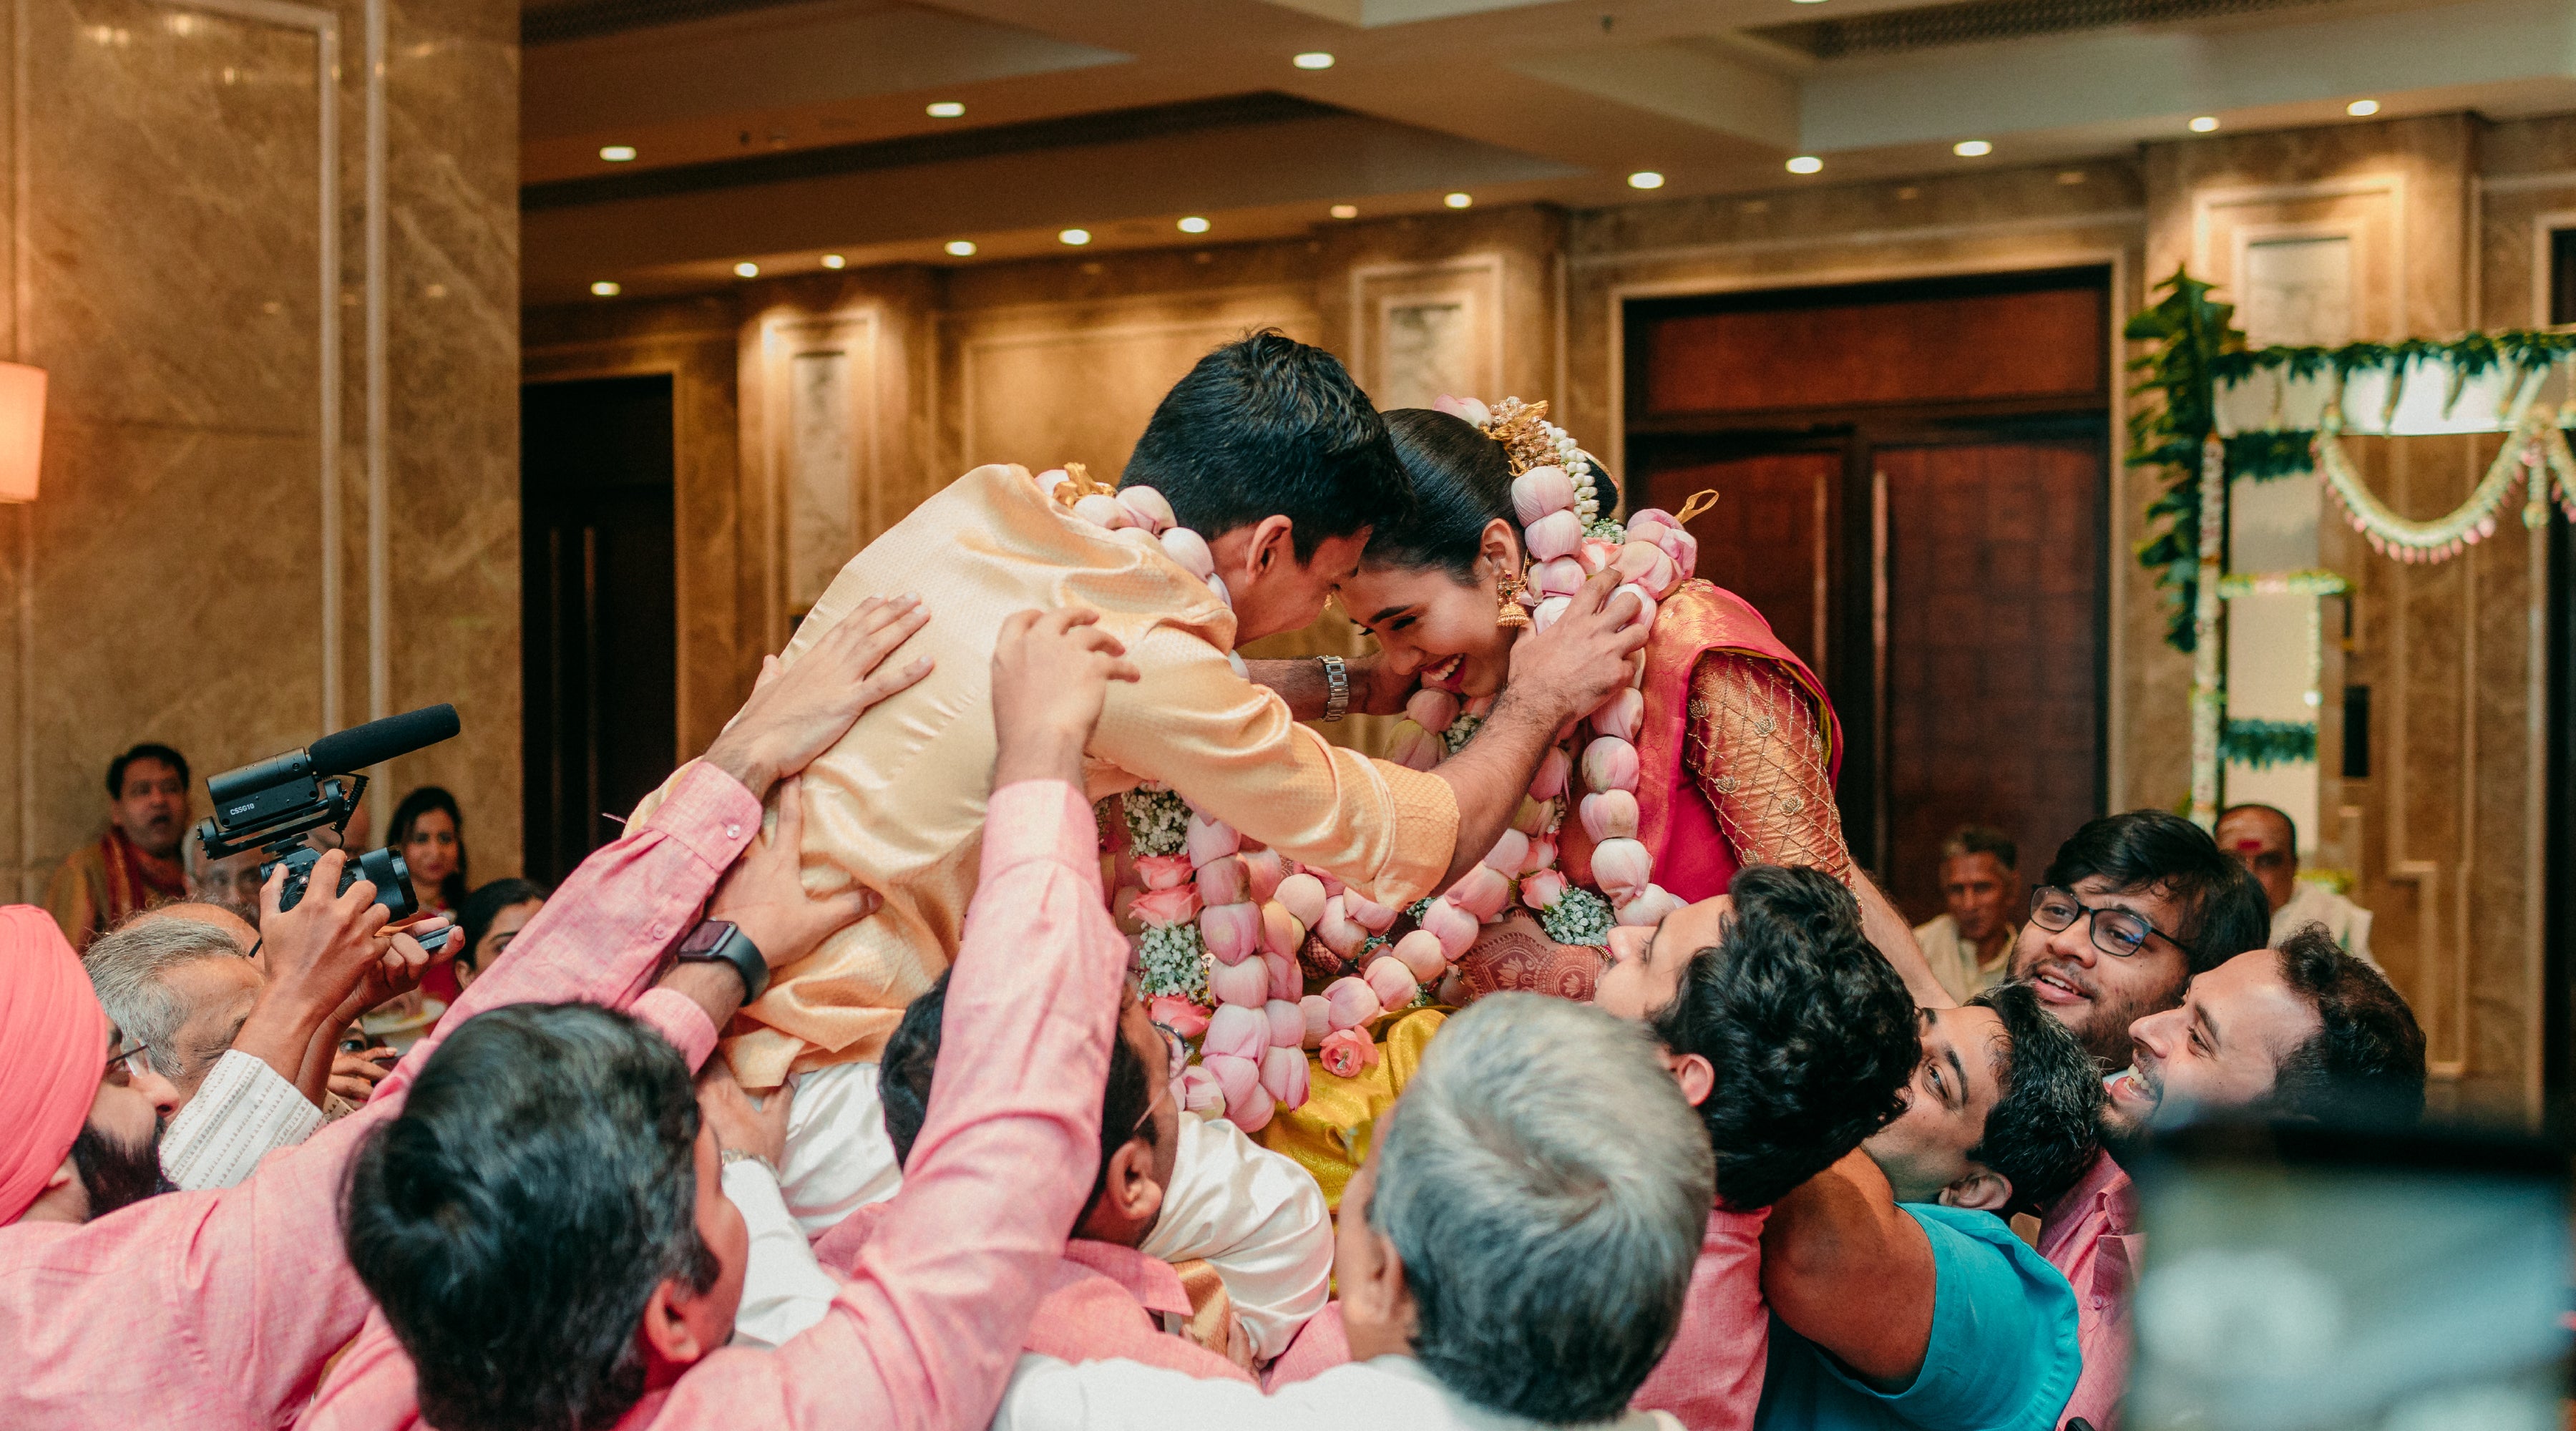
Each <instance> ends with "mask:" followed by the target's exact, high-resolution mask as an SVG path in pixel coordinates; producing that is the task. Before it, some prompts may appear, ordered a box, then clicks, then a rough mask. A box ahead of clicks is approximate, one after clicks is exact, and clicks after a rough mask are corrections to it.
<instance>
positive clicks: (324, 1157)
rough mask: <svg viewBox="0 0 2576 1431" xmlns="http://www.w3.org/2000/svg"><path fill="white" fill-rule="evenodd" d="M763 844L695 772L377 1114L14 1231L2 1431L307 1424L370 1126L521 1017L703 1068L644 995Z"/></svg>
mask: <svg viewBox="0 0 2576 1431" xmlns="http://www.w3.org/2000/svg"><path fill="white" fill-rule="evenodd" d="M759 829H760V802H759V801H757V800H754V799H753V798H752V796H751V792H749V791H747V790H745V789H743V788H742V786H741V785H740V784H739V783H738V782H736V781H735V780H733V779H732V778H731V777H730V776H727V775H725V774H723V773H722V772H720V771H717V770H715V769H713V768H712V767H709V766H704V765H699V766H693V767H691V769H690V770H689V771H688V772H687V773H686V774H685V775H684V776H683V777H682V779H681V781H680V783H679V785H678V787H677V788H676V789H675V790H674V792H673V796H672V799H671V800H670V801H669V802H668V803H666V804H664V805H663V806H662V808H661V809H660V810H658V811H656V812H655V813H654V816H653V818H652V819H650V820H648V821H645V822H644V823H642V824H641V825H638V826H637V827H636V828H635V829H633V830H632V831H630V832H629V833H628V834H627V835H626V836H625V837H624V838H623V839H620V840H619V841H617V843H615V844H613V845H610V846H608V847H607V848H606V849H603V850H601V851H599V852H598V853H596V854H594V855H592V856H591V857H590V858H589V859H588V860H586V861H584V862H583V863H582V866H581V868H580V869H578V870H575V871H574V872H573V876H572V878H571V879H569V880H566V881H565V882H564V887H563V888H562V890H560V891H558V892H557V893H556V895H555V897H554V898H553V899H551V900H548V901H547V902H546V907H545V909H544V910H543V911H542V912H540V913H539V914H538V915H537V917H536V918H535V919H533V920H530V921H529V922H528V927H527V929H526V931H525V932H523V933H521V934H520V936H519V938H518V940H517V942H515V943H513V944H512V945H511V946H510V949H509V952H508V953H507V954H506V955H504V956H503V957H502V958H501V959H500V960H498V961H496V962H495V963H494V964H493V966H492V972H491V973H490V974H488V975H486V976H485V977H483V978H481V979H478V980H476V981H475V983H474V985H473V987H471V988H469V989H467V990H466V991H465V993H464V995H463V996H462V997H461V998H459V999H458V1000H457V1002H456V1006H455V1007H454V1009H453V1010H451V1011H450V1012H449V1014H448V1016H447V1018H446V1019H445V1020H444V1021H442V1022H441V1024H440V1026H439V1030H438V1032H436V1033H433V1034H432V1035H431V1036H430V1037H428V1038H424V1039H422V1040H421V1041H420V1043H419V1044H417V1045H415V1046H414V1047H413V1048H412V1050H411V1052H410V1053H408V1054H407V1055H405V1056H404V1058H403V1060H402V1062H401V1063H399V1064H397V1065H395V1067H394V1071H393V1072H392V1073H391V1074H390V1075H388V1076H387V1077H386V1078H385V1081H384V1082H383V1083H381V1084H379V1085H377V1087H376V1091H375V1096H374V1097H373V1098H372V1099H371V1100H369V1102H368V1104H367V1106H366V1107H365V1108H363V1109H360V1110H359V1111H358V1112H356V1113H354V1114H352V1115H350V1116H349V1117H346V1118H343V1119H341V1120H340V1121H339V1122H337V1123H335V1124H332V1125H331V1126H330V1127H327V1128H325V1129H323V1130H322V1131H321V1132H319V1133H317V1134H315V1135H314V1136H313V1137H312V1138H311V1139H310V1140H309V1141H307V1142H305V1143H304V1144H302V1145H301V1146H299V1147H295V1148H290V1149H287V1150H285V1151H283V1152H279V1153H276V1154H273V1155H271V1156H270V1157H269V1158H267V1159H266V1160H265V1161H263V1162H262V1163H261V1164H260V1167H259V1170H258V1171H257V1172H255V1173H253V1174H252V1175H251V1176H250V1178H249V1179H248V1180H247V1181H245V1182H242V1183H240V1184H239V1185H237V1186H234V1187H231V1188H226V1189H222V1190H220V1191H207V1192H179V1193H165V1194H163V1195H161V1196H159V1197H155V1198H149V1199H146V1200H145V1201H143V1202H140V1203H137V1204H135V1205H134V1206H132V1207H129V1208H125V1209H122V1210H120V1211H117V1212H114V1213H110V1214H109V1215H107V1216H106V1217H102V1218H99V1219H97V1220H96V1221H93V1222H89V1223H84V1224H80V1225H73V1224H69V1223H30V1222H20V1223H13V1224H11V1225H9V1226H7V1227H0V1346H5V1347H7V1348H8V1349H9V1352H10V1356H9V1373H8V1375H7V1376H5V1377H0V1426H6V1427H8V1428H10V1431H38V1428H45V1427H58V1426H59V1427H97V1426H137V1427H140V1426H186V1427H190V1428H192V1431H214V1429H215V1428H242V1431H251V1428H265V1427H274V1426H282V1425H284V1424H286V1423H287V1422H289V1421H291V1420H293V1419H294V1417H295V1415H296V1413H297V1412H298V1411H299V1410H300V1409H301V1408H302V1406H303V1404H304V1400H305V1398H306V1397H307V1396H308V1395H310V1394H311V1392H312V1390H313V1386H314V1383H315V1382H316V1381H317V1380H319V1379H320V1377H321V1374H322V1366H323V1363H324V1362H325V1361H326V1360H327V1359H328V1358H329V1357H330V1356H331V1355H332V1354H333V1353H334V1352H337V1351H339V1350H340V1348H342V1347H343V1346H346V1345H347V1344H348V1342H349V1339H350V1338H351V1337H352V1336H354V1335H356V1334H357V1331H358V1327H359V1323H360V1320H361V1319H362V1318H363V1317H364V1316H365V1315H366V1313H367V1310H368V1307H369V1305H370V1303H369V1302H368V1299H367V1293H366V1289H365V1288H364V1287H362V1286H360V1285H359V1283H358V1277H357V1274H356V1273H355V1272H353V1271H352V1270H350V1267H349V1262H348V1258H347V1257H346V1256H345V1255H343V1253H342V1251H341V1246H340V1231H339V1228H340V1216H339V1199H340V1182H341V1175H342V1173H343V1172H344V1170H345V1169H346V1167H347V1164H348V1160H349V1158H350V1156H351V1154H352V1153H353V1152H354V1151H355V1149H356V1148H357V1146H358V1143H359V1141H360V1140H361V1139H363V1138H364V1137H365V1136H366V1135H367V1132H368V1130H369V1129H371V1128H374V1127H375V1126H376V1125H378V1124H380V1123H382V1122H383V1121H385V1120H386V1119H388V1118H391V1117H392V1116H393V1115H394V1114H395V1113H396V1112H398V1111H400V1109H401V1108H402V1103H403V1092H404V1090H405V1089H407V1088H408V1087H410V1085H411V1081H412V1079H413V1078H415V1077H416V1076H417V1075H418V1074H419V1071H420V1067H421V1064H422V1062H423V1060H425V1059H427V1058H428V1057H429V1055H430V1052H431V1051H432V1050H433V1049H435V1048H436V1047H437V1045H438V1043H439V1039H440V1036H441V1035H442V1034H443V1033H444V1032H445V1031H446V1030H447V1029H449V1028H453V1027H455V1026H457V1025H458V1024H459V1023H461V1022H462V1021H463V1020H465V1019H467V1018H470V1017H472V1016H473V1015H474V1014H476V1013H479V1012H481V1011H483V1010H485V1009H491V1008H498V1007H500V1006H501V1005H504V1004H517V1003H544V1002H560V1001H567V1000H589V1001H592V1002H596V1003H602V1004H607V1005H610V1006H612V1007H626V1006H629V1005H632V1006H633V1008H634V1012H635V1013H636V1014H638V1015H639V1016H643V1017H647V1018H649V1019H650V1020H651V1021H652V1022H653V1023H654V1024H655V1025H656V1026H657V1027H659V1028H661V1029H663V1030H664V1032H665V1033H666V1034H669V1035H672V1036H674V1037H675V1039H676V1040H677V1041H679V1042H680V1044H681V1047H682V1049H683V1051H684V1052H691V1053H692V1054H693V1056H694V1057H697V1058H703V1057H705V1055H706V1052H707V1051H708V1050H709V1049H710V1048H712V1047H713V1045H714V1040H715V1030H714V1029H713V1028H712V1027H710V1026H709V1025H708V1023H707V1019H706V1015H705V1014H704V1013H702V1012H700V1011H699V1010H698V1007H697V1005H695V1004H693V1003H691V1002H689V1001H688V1000H687V999H684V998H682V997H680V996H679V995H677V994H673V993H670V992H669V991H667V990H665V991H656V992H654V993H652V994H650V995H648V996H645V997H642V998H640V999H639V997H638V996H639V995H643V994H644V991H645V989H646V987H647V986H648V985H649V984H650V983H651V982H652V980H653V978H654V976H655V970H656V966H657V965H658V964H659V962H660V959H661V955H662V951H663V949H664V947H665V946H667V945H668V944H669V943H670V942H671V941H672V940H673V939H674V938H675V937H677V936H678V935H679V934H680V933H681V932H682V931H683V930H685V929H686V928H688V926H689V924H690V923H691V922H692V921H693V920H694V919H695V918H696V914H697V908H698V906H699V904H701V903H702V902H704V901H705V899H706V897H707V894H708V892H709V891H710V890H712V889H713V888H714V887H715V882H716V878H717V876H719V875H721V874H722V873H724V870H725V868H726V866H728V865H730V864H732V863H733V861H734V857H735V856H736V855H738V854H740V853H741V851H742V848H743V846H744V845H745V844H747V843H748V842H749V841H750V839H751V837H752V836H753V835H754V834H756V833H758V831H759ZM692 1045H694V1048H692ZM1098 1101H1099V1100H1098V1099H1097V1098H1095V1099H1093V1102H1094V1104H1095V1105H1096V1104H1097V1103H1098Z"/></svg>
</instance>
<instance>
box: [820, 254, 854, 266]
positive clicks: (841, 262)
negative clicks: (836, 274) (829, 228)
mask: <svg viewBox="0 0 2576 1431" xmlns="http://www.w3.org/2000/svg"><path fill="white" fill-rule="evenodd" d="M823 266H824V267H825V268H847V267H849V266H850V261H849V260H848V259H846V258H843V257H841V256H840V255H839V254H837V253H827V254H825V255H823Z"/></svg>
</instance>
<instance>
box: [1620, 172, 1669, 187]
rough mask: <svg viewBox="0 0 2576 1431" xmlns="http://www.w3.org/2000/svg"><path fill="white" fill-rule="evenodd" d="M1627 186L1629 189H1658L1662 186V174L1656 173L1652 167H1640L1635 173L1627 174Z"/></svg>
mask: <svg viewBox="0 0 2576 1431" xmlns="http://www.w3.org/2000/svg"><path fill="white" fill-rule="evenodd" d="M1628 187H1629V188H1631V189H1660V188H1662V187H1664V176H1663V175H1661V174H1658V173H1656V172H1655V171H1654V170H1652V169H1640V170H1638V171H1637V172H1636V173H1634V174H1631V175H1629V176H1628Z"/></svg>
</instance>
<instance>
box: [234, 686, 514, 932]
mask: <svg viewBox="0 0 2576 1431" xmlns="http://www.w3.org/2000/svg"><path fill="white" fill-rule="evenodd" d="M462 728H463V727H461V726H460V725H459V724H458V723H457V720H456V707H454V706H451V705H435V706H423V707H421V708H420V709H419V710H416V711H405V712H403V713H402V714H401V715H395V716H387V717H385V718H384V719H383V720H371V721H369V722H367V723H366V724H365V725H360V726H351V727H350V728H349V729H347V730H344V731H338V732H335V733H333V734H330V735H326V736H324V737H322V738H321V739H320V740H317V741H315V742H313V744H312V745H311V746H309V747H307V748H305V749H303V750H290V751H288V752H287V753H285V754H284V755H277V756H271V757H269V758H268V759H266V760H263V761H260V762H259V763H257V764H255V765H245V766H243V767H241V768H240V769H239V770H227V771H225V772H224V773H223V774H221V775H218V776H215V777H213V778H212V779H210V780H208V781H207V782H206V794H207V795H208V796H209V797H210V798H211V799H212V800H213V801H214V806H215V812H214V813H213V814H212V815H209V816H207V817H206V818H205V819H204V820H201V821H199V822H198V824H197V840H198V842H199V843H200V844H201V845H203V846H204V847H205V854H206V858H207V859H210V860H219V859H222V858H224V857H226V856H227V855H237V854H240V853H241V852H242V851H244V850H247V849H250V848H253V847H254V846H257V847H260V848H261V850H262V853H264V854H266V855H267V856H268V857H269V858H267V859H266V860H264V861H262V862H261V864H260V867H259V876H260V878H261V879H263V880H265V879H267V878H268V875H269V872H270V871H271V870H274V869H276V868H277V867H278V866H279V865H284V866H286V885H285V888H284V889H282V890H280V891H279V893H278V899H277V907H278V908H279V909H293V908H294V907H295V906H296V904H297V903H298V902H299V901H301V900H302V899H303V898H304V887H305V885H306V884H307V883H308V882H309V881H310V880H311V879H312V877H313V866H314V865H315V864H316V863H317V862H319V861H320V860H321V858H322V852H321V851H320V850H317V849H315V848H313V847H312V846H311V845H309V844H306V843H305V840H304V837H305V836H306V835H308V834H311V833H312V832H313V831H315V830H318V829H321V828H323V827H324V826H326V825H327V826H329V827H330V829H331V832H332V833H333V834H345V833H346V832H347V830H348V826H349V818H350V817H351V816H352V815H355V814H356V813H357V812H358V797H359V796H361V795H363V794H365V793H366V790H367V777H365V776H363V775H360V774H358V773H357V772H359V771H360V770H363V769H365V768H366V767H368V766H370V765H376V764H380V763H382V762H384V761H387V760H391V759H393V758H394V757H395V756H397V755H409V754H410V753H412V752H413V751H415V750H419V749H421V748H423V747H424V746H431V745H436V744H437V743H438V742H440V741H442V740H445V739H447V738H448V737H450V736H452V735H454V734H456V733H457V731H458V730H460V729H462ZM344 776H345V777H346V779H343V778H342V777H344ZM361 879H364V880H367V881H369V882H371V883H373V884H374V885H375V887H376V903H378V904H381V905H383V906H384V907H385V911H386V913H387V914H389V915H390V916H391V917H392V918H394V919H397V920H399V919H406V918H409V917H410V916H411V915H412V914H414V913H415V912H417V911H418V910H419V909H420V897H419V896H418V895H417V894H415V893H413V892H412V887H411V867H410V866H409V865H406V864H404V863H403V857H402V856H401V855H399V854H396V853H395V852H394V850H393V848H392V847H391V846H387V847H386V848H384V849H381V850H370V851H368V852H367V853H365V854H363V855H356V856H353V857H351V859H350V860H349V862H348V863H347V864H345V865H343V866H341V868H340V889H339V892H340V893H343V894H345V893H347V892H348V889H349V886H350V885H352V884H355V883H357V882H358V881H359V880H361ZM453 933H455V930H453V929H452V928H451V929H442V930H440V931H438V932H437V933H434V934H430V935H427V936H424V937H423V938H422V939H421V941H420V943H421V947H422V948H424V949H427V950H429V951H430V952H432V953H436V952H437V951H438V950H440V949H442V948H444V947H446V944H447V940H448V936H449V935H451V934H453Z"/></svg>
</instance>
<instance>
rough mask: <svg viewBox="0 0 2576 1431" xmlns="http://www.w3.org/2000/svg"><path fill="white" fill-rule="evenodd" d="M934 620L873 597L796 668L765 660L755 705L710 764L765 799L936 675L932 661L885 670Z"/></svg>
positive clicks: (906, 599)
mask: <svg viewBox="0 0 2576 1431" xmlns="http://www.w3.org/2000/svg"><path fill="white" fill-rule="evenodd" d="M929 619H930V608H928V607H927V606H924V605H923V604H922V602H921V598H919V597H917V596H898V597H893V598H886V597H876V596H872V597H869V598H868V599H867V600H866V601H863V602H861V603H859V607H858V609H857V610H855V611H853V612H851V613H850V614H849V615H847V616H844V617H842V618H841V619H840V621H838V622H837V623H835V624H834V625H833V627H832V629H831V630H829V631H826V632H824V633H823V636H822V639H820V640H818V641H816V642H815V643H814V644H813V645H812V646H810V647H808V648H807V649H806V651H805V654H804V655H803V656H800V657H798V658H797V660H796V664H794V665H793V666H788V665H783V664H781V663H780V662H779V660H778V658H777V657H775V656H770V657H764V658H763V659H762V661H761V671H760V677H759V679H758V680H757V681H755V682H754V683H753V685H752V688H751V699H750V700H748V701H745V702H743V706H742V709H741V710H739V711H737V712H735V713H734V717H733V719H732V720H730V721H728V722H726V723H725V728H724V732H723V734H721V735H718V736H717V737H716V742H715V744H714V745H711V746H709V747H708V748H707V756H706V758H707V763H708V764H710V765H713V766H715V767H716V768H717V769H719V770H722V771H724V772H725V773H726V774H728V775H731V776H732V777H734V778H735V779H737V780H739V781H741V782H742V783H743V787H744V788H745V789H747V790H749V791H750V792H751V793H752V794H754V795H759V796H763V797H766V796H767V795H768V793H769V787H770V786H772V785H775V784H777V783H778V781H779V780H780V779H781V778H783V777H785V776H789V775H793V774H795V773H797V772H798V771H800V770H803V769H804V768H805V767H806V766H808V765H810V764H812V763H813V761H814V757H816V756H818V755H821V754H822V753H823V752H824V751H826V750H829V749H831V747H832V743H833V742H834V741H837V740H839V739H840V738H841V737H842V736H844V735H846V734H848V733H849V730H850V727H851V726H852V725H853V724H855V723H856V722H857V721H858V718H859V715H860V713H861V712H863V711H865V710H866V709H867V708H868V707H870V706H872V705H875V704H876V703H877V702H879V701H881V700H884V699H885V698H886V697H888V696H890V695H893V694H894V693H895V692H897V691H900V690H902V689H904V688H905V687H907V686H910V685H911V684H912V683H913V682H915V681H918V680H920V679H921V678H922V677H924V676H926V675H929V674H930V667H931V660H930V658H929V657H928V656H923V657H921V658H920V659H918V660H914V661H910V662H907V663H905V664H903V665H901V666H896V667H893V668H891V669H884V670H880V669H879V667H880V666H882V665H883V664H884V662H885V659H886V658H887V657H888V656H891V655H893V654H894V650H895V648H896V647H898V646H901V645H902V644H903V643H904V642H906V641H909V640H911V639H912V634H913V633H914V632H916V631H919V630H920V629H921V627H922V624H923V623H924V622H926V621H928V620H929Z"/></svg>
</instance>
